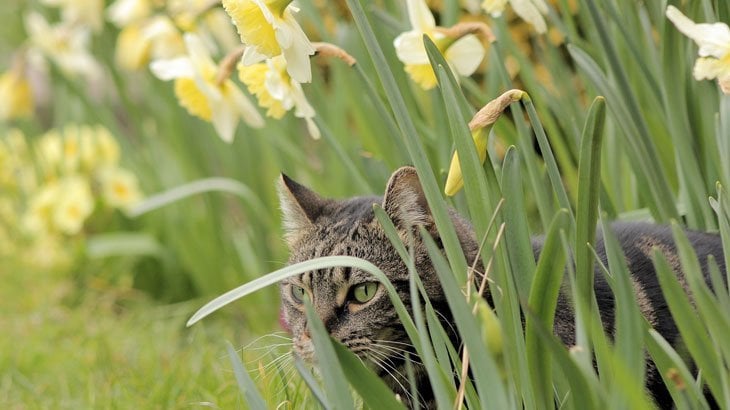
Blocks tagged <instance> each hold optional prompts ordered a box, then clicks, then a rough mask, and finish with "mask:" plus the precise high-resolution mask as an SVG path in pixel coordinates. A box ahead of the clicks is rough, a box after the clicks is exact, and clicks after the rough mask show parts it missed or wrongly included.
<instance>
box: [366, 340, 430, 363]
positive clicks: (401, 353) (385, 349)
mask: <svg viewBox="0 0 730 410" xmlns="http://www.w3.org/2000/svg"><path fill="white" fill-rule="evenodd" d="M373 347H374V348H376V349H381V352H382V353H387V354H389V355H390V356H395V357H396V358H398V359H402V360H404V361H406V360H407V361H410V362H411V363H413V364H416V365H423V363H422V362H421V361H420V360H418V356H416V355H415V353H413V352H412V351H409V350H406V349H402V348H399V347H395V346H388V345H385V344H380V343H376V344H374V346H373Z"/></svg>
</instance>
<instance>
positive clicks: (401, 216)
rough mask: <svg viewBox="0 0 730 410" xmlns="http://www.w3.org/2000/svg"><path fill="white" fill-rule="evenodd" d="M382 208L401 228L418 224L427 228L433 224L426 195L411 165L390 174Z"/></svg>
mask: <svg viewBox="0 0 730 410" xmlns="http://www.w3.org/2000/svg"><path fill="white" fill-rule="evenodd" d="M383 209H384V210H385V212H386V213H387V214H388V216H389V217H390V219H391V220H392V221H393V223H394V224H395V226H396V227H398V228H401V229H410V228H412V227H414V226H418V225H423V226H425V227H427V228H428V227H430V226H432V225H433V218H432V217H431V210H430V209H429V207H428V202H426V195H425V194H424V193H423V188H422V187H421V182H420V180H419V179H418V174H417V173H416V169H415V168H413V167H401V168H399V169H397V170H396V171H395V172H394V173H393V175H391V176H390V180H389V181H388V185H387V186H386V188H385V197H384V198H383Z"/></svg>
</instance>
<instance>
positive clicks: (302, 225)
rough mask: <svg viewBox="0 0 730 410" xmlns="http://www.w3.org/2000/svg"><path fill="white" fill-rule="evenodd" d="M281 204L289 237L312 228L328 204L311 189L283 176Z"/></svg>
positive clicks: (280, 184)
mask: <svg viewBox="0 0 730 410" xmlns="http://www.w3.org/2000/svg"><path fill="white" fill-rule="evenodd" d="M277 188H278V191H279V202H280V205H281V212H282V217H283V225H284V230H285V231H286V234H287V236H290V237H292V236H295V235H296V233H297V232H300V231H302V230H304V229H307V228H309V227H311V226H312V225H313V224H314V221H316V220H317V218H318V217H319V216H320V215H321V214H322V210H323V209H324V207H325V204H326V203H327V200H326V199H323V198H322V197H320V196H319V195H317V194H316V193H315V192H314V191H312V190H311V189H309V188H307V187H305V186H304V185H302V184H300V183H298V182H296V181H294V180H293V179H291V178H289V177H288V176H286V175H284V174H281V178H280V180H279V184H278V187H277Z"/></svg>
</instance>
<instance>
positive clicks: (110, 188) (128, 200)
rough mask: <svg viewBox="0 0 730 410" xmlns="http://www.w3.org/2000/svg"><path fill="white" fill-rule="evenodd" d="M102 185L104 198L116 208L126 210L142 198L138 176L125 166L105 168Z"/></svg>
mask: <svg viewBox="0 0 730 410" xmlns="http://www.w3.org/2000/svg"><path fill="white" fill-rule="evenodd" d="M101 187H102V188H101V189H102V194H103V195H104V200H105V201H106V203H107V204H109V205H110V206H112V207H114V208H119V209H124V210H126V209H128V208H129V207H130V206H132V205H134V204H136V203H137V202H139V200H140V199H141V198H142V193H141V192H140V190H139V185H138V183H137V177H136V176H135V175H134V174H133V173H131V172H130V171H127V170H126V169H123V168H108V169H106V170H104V171H103V172H102V174H101Z"/></svg>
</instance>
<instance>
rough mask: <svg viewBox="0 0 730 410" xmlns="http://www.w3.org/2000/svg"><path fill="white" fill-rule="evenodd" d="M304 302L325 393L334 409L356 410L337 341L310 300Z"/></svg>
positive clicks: (306, 299)
mask: <svg viewBox="0 0 730 410" xmlns="http://www.w3.org/2000/svg"><path fill="white" fill-rule="evenodd" d="M304 302H305V303H304V308H305V311H306V314H307V329H308V330H309V333H310V336H311V338H312V343H313V344H314V352H315V356H316V357H317V364H316V366H317V369H319V373H320V374H321V375H322V381H323V382H324V393H325V395H326V396H327V399H328V401H329V402H330V404H332V408H333V409H343V410H348V409H351V410H355V403H354V402H353V400H352V394H351V393H350V389H349V387H348V386H347V379H346V378H345V371H344V370H343V369H342V365H341V364H340V362H339V360H337V354H336V353H335V348H334V346H333V344H334V343H337V341H334V340H332V339H331V338H330V335H329V333H328V332H327V330H326V329H325V328H324V324H323V323H322V320H321V319H320V318H319V316H317V312H315V310H314V306H312V302H311V301H310V300H309V298H305V301H304Z"/></svg>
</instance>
